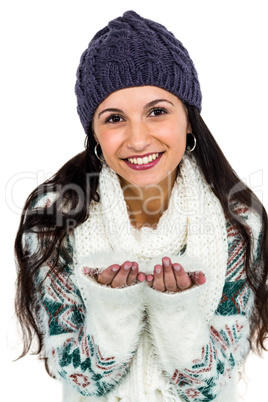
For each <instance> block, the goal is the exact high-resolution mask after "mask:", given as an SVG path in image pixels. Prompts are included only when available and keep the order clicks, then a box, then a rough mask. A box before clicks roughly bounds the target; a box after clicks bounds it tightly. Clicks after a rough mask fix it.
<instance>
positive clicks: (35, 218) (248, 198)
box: [15, 105, 268, 357]
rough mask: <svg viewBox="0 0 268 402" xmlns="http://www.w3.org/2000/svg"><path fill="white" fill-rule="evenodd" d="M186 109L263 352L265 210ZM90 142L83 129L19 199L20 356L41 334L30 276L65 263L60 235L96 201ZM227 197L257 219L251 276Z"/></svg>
mask: <svg viewBox="0 0 268 402" xmlns="http://www.w3.org/2000/svg"><path fill="white" fill-rule="evenodd" d="M186 108H187V115H188V120H189V122H190V124H191V127H192V131H193V133H194V134H195V136H196V139H197V146H196V149H195V150H194V155H195V158H196V161H197V163H198V166H199V167H200V169H201V170H202V172H203V174H204V177H205V179H206V181H207V182H208V183H209V185H210V186H211V189H212V191H213V192H214V194H215V195H216V197H217V198H218V199H219V200H220V202H221V205H222V208H223V211H224V213H225V216H226V217H227V218H228V219H229V220H230V222H231V223H232V224H233V225H234V226H235V227H236V228H237V230H239V233H240V234H241V236H242V237H243V240H244V242H245V245H246V259H245V265H246V276H247V281H248V284H249V286H250V287H251V289H252V290H253V292H254V294H255V304H254V309H253V311H252V314H251V319H250V331H251V332H250V345H251V349H252V350H254V351H255V352H259V353H261V352H262V350H266V348H265V340H266V339H267V334H268V281H267V276H268V244H267V241H268V240H267V238H268V237H267V230H268V229H267V213H266V211H265V208H264V207H263V205H262V203H261V202H260V201H259V199H258V198H257V197H256V195H255V194H254V193H253V192H252V191H251V190H250V189H249V188H248V187H247V186H246V185H245V184H244V183H243V182H242V181H241V180H240V179H239V177H238V176H237V174H236V173H235V172H234V171H233V169H232V167H231V166H230V164H229V163H228V161H227V160H226V158H225V156H224V155H223V153H222V151H221V149H220V147H219V145H218V144H217V142H216V141H215V139H214V138H213V136H212V134H211V133H210V131H209V129H208V127H207V126H206V124H205V123H204V121H203V119H202V117H201V116H200V114H199V112H198V110H197V109H196V108H195V107H193V106H188V105H186ZM95 145H96V142H95V139H94V137H93V135H92V132H89V133H88V135H87V138H86V144H85V148H86V149H85V151H83V152H81V153H80V154H78V155H76V156H75V157H74V158H72V159H71V160H69V161H68V162H67V163H66V164H65V165H64V166H63V167H62V168H61V169H60V170H59V171H58V172H57V173H56V174H55V175H54V176H53V177H52V178H51V179H49V180H47V181H46V182H45V183H43V184H42V185H41V186H39V187H37V188H36V189H35V190H34V191H33V192H32V193H31V194H30V195H29V197H28V199H27V201H26V203H25V206H24V209H23V213H22V217H21V222H20V226H19V230H18V233H17V236H16V240H15V255H16V260H17V269H18V277H17V292H16V300H15V309H16V315H17V317H18V320H19V323H20V325H21V328H22V334H23V341H24V347H23V351H22V354H21V356H20V357H22V356H25V355H26V354H27V353H28V352H29V350H30V348H31V344H32V341H33V338H34V336H36V338H37V341H38V347H37V349H36V350H35V351H34V353H36V354H39V353H40V352H41V350H42V346H43V336H42V333H41V330H40V328H39V326H38V322H37V318H36V317H37V316H38V311H37V310H38V304H37V303H36V294H37V292H38V289H37V288H36V284H35V279H34V278H35V274H36V272H37V271H38V269H39V268H40V267H41V266H42V264H44V263H45V262H46V261H47V260H48V259H50V258H51V256H52V255H53V264H52V266H51V269H55V267H56V265H57V263H58V260H59V255H61V257H62V258H63V260H64V261H66V262H70V261H71V260H72V255H71V253H70V250H69V248H68V244H67V242H66V239H67V238H68V236H69V234H70V233H72V231H73V230H74V228H76V227H77V226H79V225H81V224H82V223H83V222H84V221H85V220H86V219H87V218H88V216H89V213H90V202H91V200H93V199H94V200H95V201H97V202H98V201H99V195H98V193H97V186H98V174H99V172H100V171H101V162H100V161H99V160H98V159H97V158H96V156H95V154H94V152H93V150H94V146H95ZM234 189H235V190H234ZM55 192H57V193H58V194H59V195H60V196H59V197H57V199H56V200H55V201H54V202H52V203H51V205H46V206H45V208H44V209H43V210H42V212H43V213H42V214H41V213H40V210H37V211H35V209H33V208H32V206H33V205H34V204H35V203H36V201H37V200H38V199H39V198H40V196H43V195H44V194H46V193H55ZM233 201H238V202H241V203H242V204H244V205H246V206H248V207H249V208H251V209H253V210H254V211H256V213H257V214H258V215H259V216H260V218H261V221H262V232H261V240H260V248H261V255H260V263H259V267H258V270H259V272H258V275H257V277H256V273H255V274H254V267H253V266H252V264H251V263H250V262H251V252H252V243H251V240H250V233H249V230H250V228H249V227H248V226H247V225H246V224H245V221H243V220H241V219H240V218H239V216H238V214H236V213H235V212H234V210H233V209H232V205H233V204H232V203H233ZM30 232H36V233H38V234H39V238H40V239H41V240H40V244H39V248H38V250H37V251H36V253H35V254H34V255H30V254H29V252H28V251H27V249H26V247H25V245H24V241H23V235H25V234H27V233H30ZM58 266H59V265H58ZM57 269H58V268H57ZM62 269H64V267H62Z"/></svg>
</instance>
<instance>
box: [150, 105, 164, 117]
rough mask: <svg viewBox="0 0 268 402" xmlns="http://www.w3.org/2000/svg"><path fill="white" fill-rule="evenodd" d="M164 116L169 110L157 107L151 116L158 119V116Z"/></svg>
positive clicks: (151, 112)
mask: <svg viewBox="0 0 268 402" xmlns="http://www.w3.org/2000/svg"><path fill="white" fill-rule="evenodd" d="M163 114H167V110H166V109H165V108H163V107H155V108H153V109H152V110H151V111H150V113H149V116H153V117H157V116H163Z"/></svg>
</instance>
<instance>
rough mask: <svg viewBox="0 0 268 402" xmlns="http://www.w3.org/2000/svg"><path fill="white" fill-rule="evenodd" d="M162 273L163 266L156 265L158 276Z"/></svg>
mask: <svg viewBox="0 0 268 402" xmlns="http://www.w3.org/2000/svg"><path fill="white" fill-rule="evenodd" d="M161 271H162V267H161V265H156V266H155V272H156V273H157V274H161Z"/></svg>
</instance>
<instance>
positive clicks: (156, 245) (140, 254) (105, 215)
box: [75, 154, 228, 321]
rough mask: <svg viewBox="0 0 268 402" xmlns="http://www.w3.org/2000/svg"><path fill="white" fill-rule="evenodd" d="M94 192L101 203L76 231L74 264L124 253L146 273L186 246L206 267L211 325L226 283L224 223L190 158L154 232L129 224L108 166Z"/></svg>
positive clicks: (204, 305) (204, 298)
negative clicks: (154, 260) (90, 257)
mask: <svg viewBox="0 0 268 402" xmlns="http://www.w3.org/2000/svg"><path fill="white" fill-rule="evenodd" d="M98 191H99V194H100V202H98V203H97V202H92V204H91V209H90V216H89V218H88V219H87V221H86V222H85V223H84V224H82V225H80V226H79V227H78V228H77V229H76V231H75V247H76V252H77V258H78V261H79V260H81V259H83V258H84V257H87V256H88V255H90V254H93V253H100V252H104V253H105V252H111V251H112V250H116V251H122V252H124V253H128V254H129V255H130V256H131V257H132V258H134V257H135V258H136V260H137V261H138V262H139V265H140V270H141V271H143V272H145V273H149V272H148V268H147V265H146V262H148V261H150V260H151V259H152V258H156V257H159V263H161V257H164V256H169V257H172V255H173V256H174V255H178V254H180V253H181V251H182V249H183V247H184V246H185V245H186V246H187V247H186V254H187V255H188V256H193V257H196V258H197V259H199V260H200V261H201V262H202V263H203V264H204V265H205V266H206V267H207V271H206V275H207V274H208V275H209V283H208V286H207V287H206V291H205V292H203V293H202V296H201V297H202V299H200V307H201V309H203V311H204V314H205V316H206V317H207V320H208V321H209V319H210V318H211V317H212V315H213V313H214V311H215V309H216V308H217V305H218V303H219V301H220V295H221V294H222V288H223V285H224V280H225V274H226V267H227V257H228V247H227V232H226V220H225V216H224V213H223V210H222V207H221V204H220V202H219V200H218V198H217V197H216V196H215V195H214V193H213V192H212V190H211V188H210V186H209V185H208V183H207V182H206V180H205V178H204V177H203V174H202V172H201V171H200V169H199V168H198V166H197V164H196V161H195V158H194V157H193V155H187V154H185V155H184V157H183V159H182V160H181V162H180V174H179V175H178V177H177V180H176V182H175V184H174V186H173V189H172V193H171V197H170V201H169V205H168V208H167V210H166V211H165V212H164V213H163V215H162V216H161V218H160V220H159V222H158V225H157V228H156V229H152V228H149V227H144V228H142V229H139V230H138V229H135V228H134V227H133V226H132V225H131V222H130V219H129V215H128V210H127V204H126V202H125V199H124V196H123V191H122V189H121V186H120V182H119V179H118V176H117V174H116V173H115V172H114V171H113V170H112V169H111V168H110V167H109V166H107V165H106V164H103V167H102V170H101V173H100V180H99V188H98ZM197 270H198V267H197Z"/></svg>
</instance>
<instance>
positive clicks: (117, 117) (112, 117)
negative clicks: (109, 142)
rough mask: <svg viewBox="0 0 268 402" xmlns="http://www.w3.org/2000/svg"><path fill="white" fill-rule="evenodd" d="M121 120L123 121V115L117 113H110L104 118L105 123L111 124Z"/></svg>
mask: <svg viewBox="0 0 268 402" xmlns="http://www.w3.org/2000/svg"><path fill="white" fill-rule="evenodd" d="M121 121H123V117H121V116H120V115H119V114H111V115H110V116H108V117H107V119H105V123H112V124H116V123H121Z"/></svg>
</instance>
